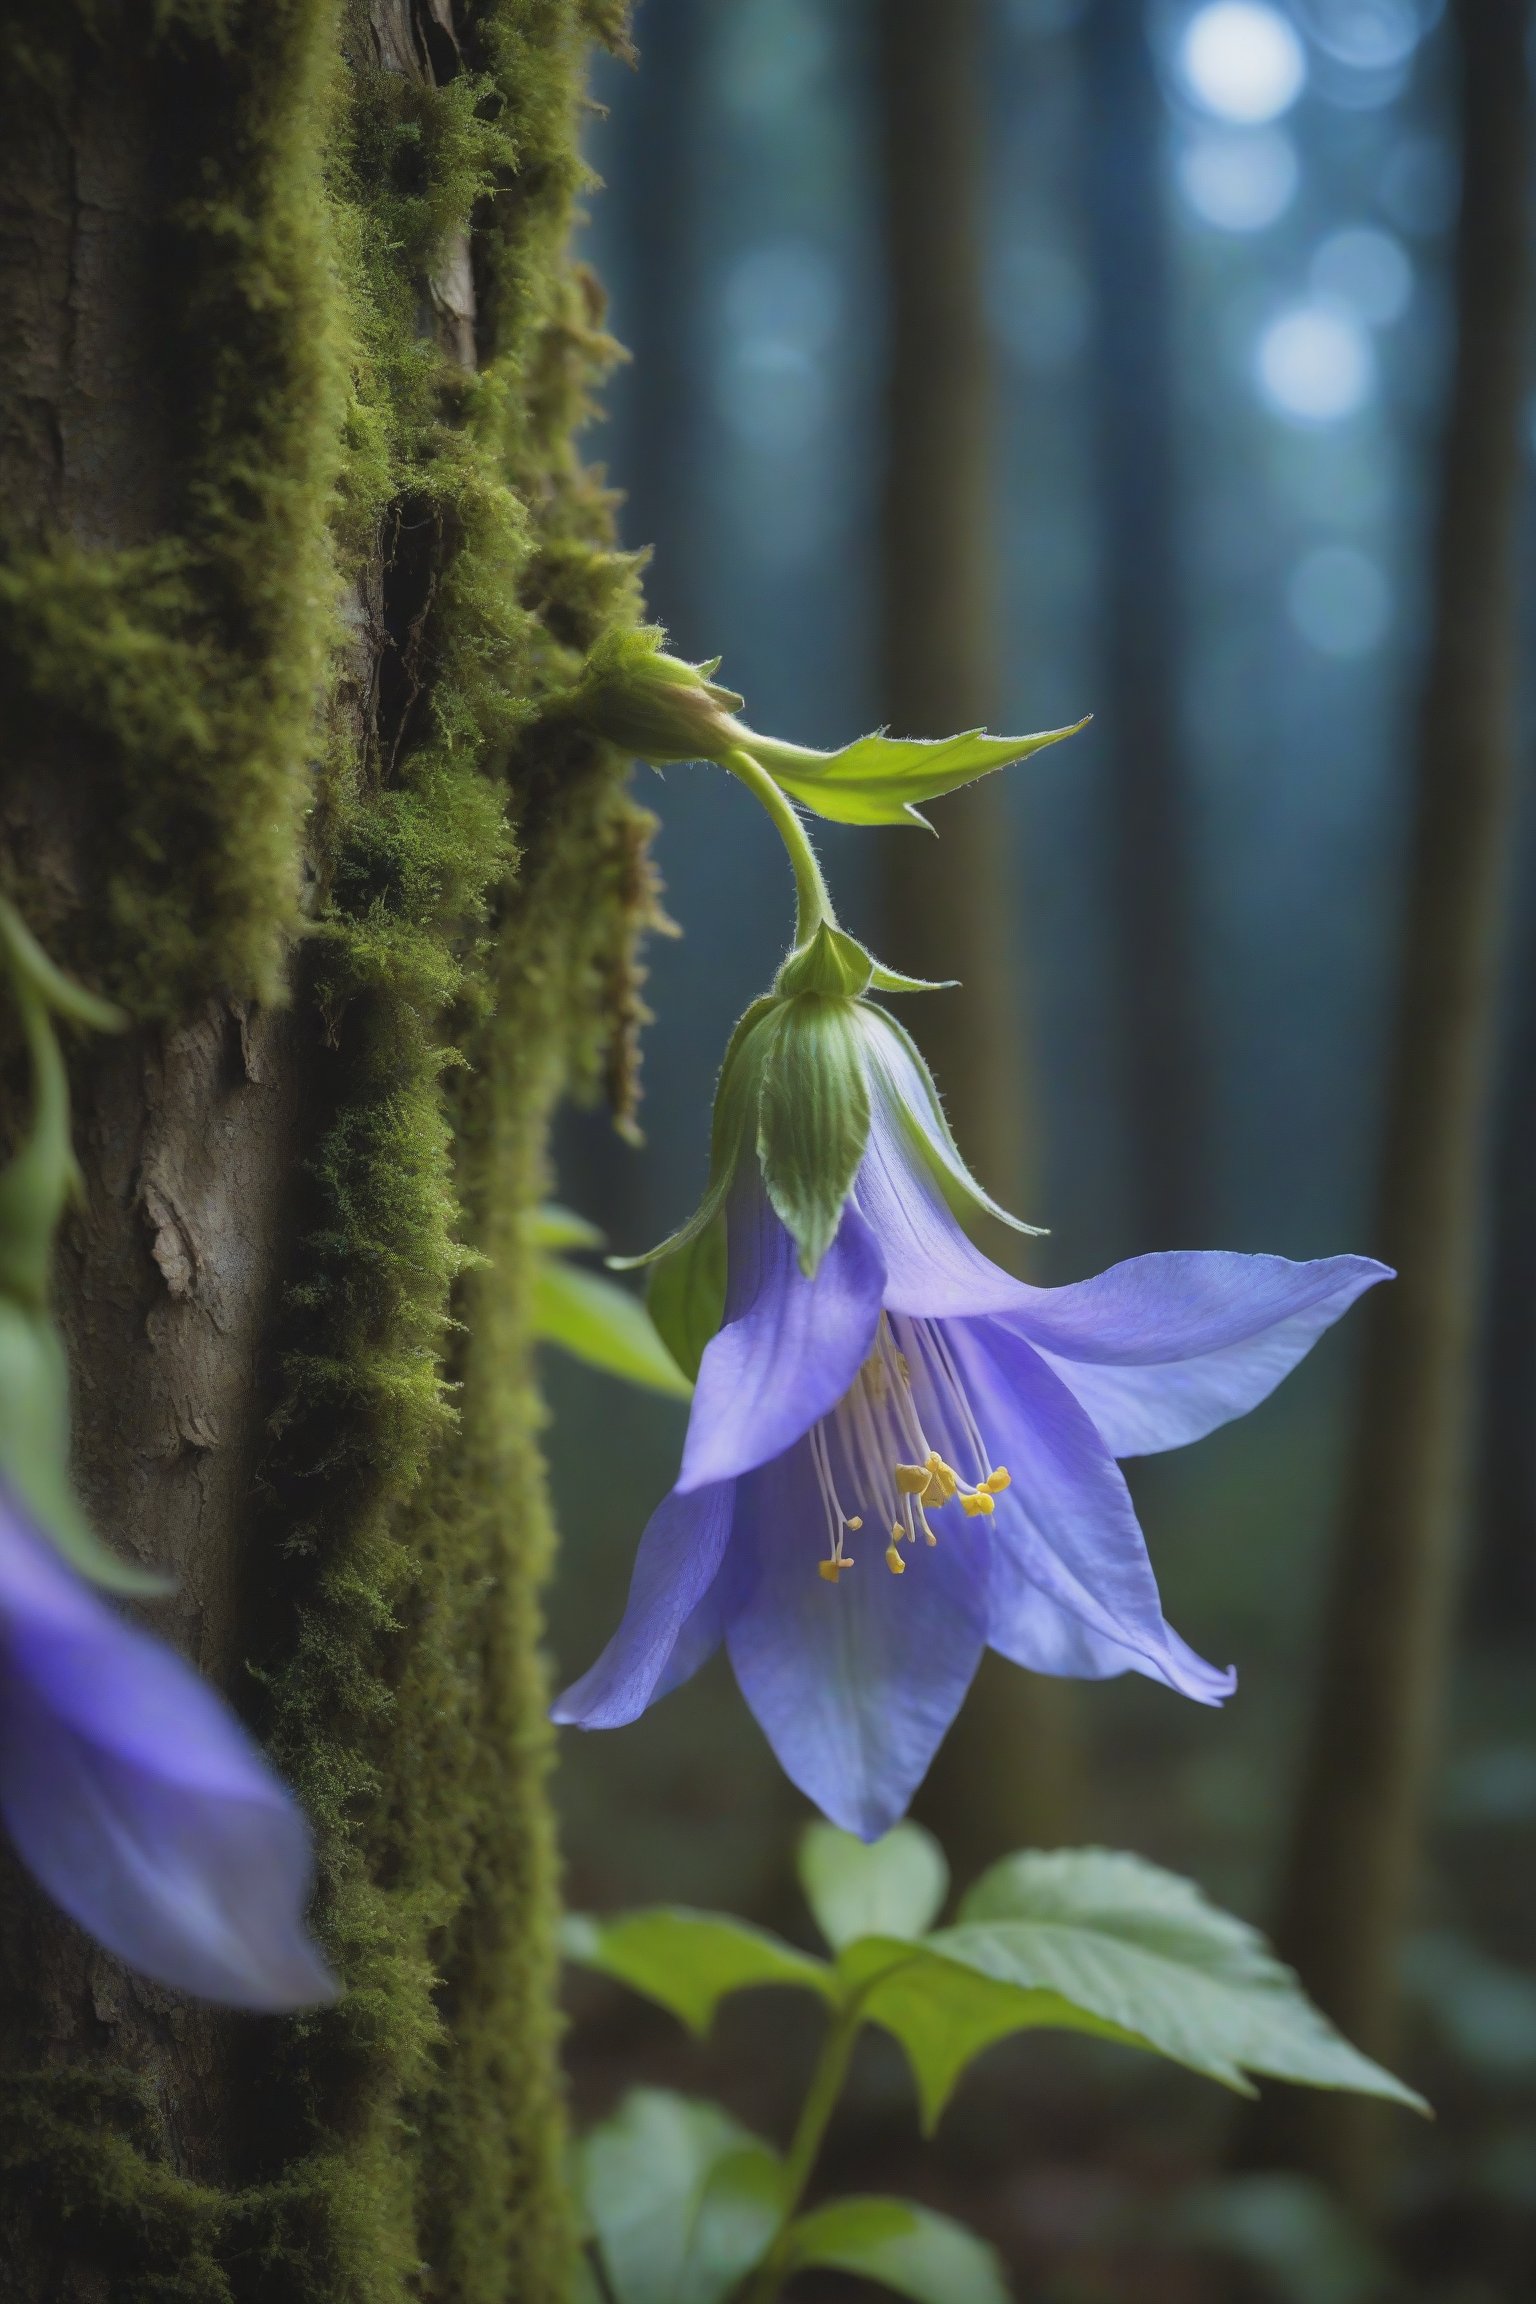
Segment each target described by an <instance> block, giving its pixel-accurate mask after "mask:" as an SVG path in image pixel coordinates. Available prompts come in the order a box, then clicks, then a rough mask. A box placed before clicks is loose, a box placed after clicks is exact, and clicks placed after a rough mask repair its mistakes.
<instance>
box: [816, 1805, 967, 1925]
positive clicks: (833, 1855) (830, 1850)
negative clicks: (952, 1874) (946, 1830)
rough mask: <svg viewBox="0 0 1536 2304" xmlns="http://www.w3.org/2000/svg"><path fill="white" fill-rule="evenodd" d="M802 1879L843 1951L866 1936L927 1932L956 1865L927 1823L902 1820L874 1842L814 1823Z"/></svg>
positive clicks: (821, 1919) (818, 1918) (819, 1920)
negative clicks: (946, 1858)
mask: <svg viewBox="0 0 1536 2304" xmlns="http://www.w3.org/2000/svg"><path fill="white" fill-rule="evenodd" d="M800 1885H801V1887H802V1888H803V1889H804V1890H805V1900H806V1902H807V1904H809V1906H810V1908H811V1915H812V1918H813V1919H814V1920H815V1922H816V1925H817V1927H818V1928H819V1929H820V1930H821V1932H822V1934H823V1936H825V1938H826V1940H827V1942H828V1943H829V1944H830V1945H831V1947H832V1949H833V1951H834V1952H842V1951H845V1950H846V1949H847V1947H848V1946H849V1945H850V1944H855V1943H857V1942H858V1940H859V1938H860V1937H861V1936H897V1937H902V1938H907V1937H916V1936H921V1935H923V1934H924V1933H925V1932H926V1931H927V1930H928V1929H929V1928H930V1927H931V1926H932V1925H933V1921H934V1919H935V1917H936V1915H937V1914H938V1912H939V1910H940V1908H941V1906H942V1905H943V1902H944V1898H945V1896H946V1895H947V1894H948V1893H949V1866H948V1865H947V1864H946V1863H945V1861H944V1851H943V1849H942V1848H941V1847H940V1846H939V1844H938V1842H937V1840H935V1839H934V1837H933V1835H932V1833H931V1832H925V1831H924V1830H923V1828H922V1826H921V1825H920V1824H898V1825H897V1826H896V1827H895V1829H894V1830H893V1831H890V1832H887V1833H886V1835H885V1837H884V1839H882V1840H876V1841H874V1842H872V1843H870V1844H868V1845H866V1844H865V1843H864V1842H863V1841H861V1840H854V1839H852V1838H850V1836H849V1835H848V1833H846V1832H839V1831H838V1829H837V1827H836V1826H835V1825H834V1824H808V1825H807V1826H806V1828H805V1831H804V1833H803V1834H802V1835H801V1839H800Z"/></svg>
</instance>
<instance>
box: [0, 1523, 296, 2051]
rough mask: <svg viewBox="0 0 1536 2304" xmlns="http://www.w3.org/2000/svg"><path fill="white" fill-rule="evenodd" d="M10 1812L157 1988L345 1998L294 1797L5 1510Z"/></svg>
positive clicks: (42, 1873)
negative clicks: (322, 1924) (332, 1969)
mask: <svg viewBox="0 0 1536 2304" xmlns="http://www.w3.org/2000/svg"><path fill="white" fill-rule="evenodd" d="M0 1815H3V1817H4V1820H5V1823H6V1825H7V1827H8V1829H9V1831H10V1833H11V1837H12V1838H13V1840H14V1841H15V1843H16V1847H17V1850H18V1852H19V1854H20V1855H21V1858H22V1860H23V1862H24V1863H25V1864H26V1865H27V1866H28V1867H29V1869H30V1870H31V1871H32V1872H33V1873H35V1874H36V1876H37V1878H38V1880H39V1881H40V1882H41V1883H42V1885H43V1887H44V1888H46V1889H47V1891H48V1893H49V1894H50V1895H51V1896H52V1897H53V1898H54V1899H55V1901H56V1902H57V1903H59V1904H61V1905H62V1906H63V1908H64V1910H65V1911H66V1912H68V1913H70V1914H71V1916H72V1917H73V1918H74V1919H76V1920H78V1921H79V1922H80V1924H81V1926H82V1927H84V1928H87V1929H88V1930H89V1931H90V1933H91V1934H92V1935H93V1936H95V1937H97V1938H98V1939H99V1940H100V1941H101V1942H102V1943H103V1944H105V1945H106V1946H107V1947H108V1949H109V1950H111V1951H113V1952H115V1953H117V1954H118V1955H119V1957H120V1958H122V1959H124V1960H126V1961H128V1962H129V1963H130V1965H132V1966H133V1967H135V1968H139V1969H142V1970H143V1971H144V1973H145V1974H146V1975H150V1976H154V1977H156V1978H158V1979H159V1981H160V1982H162V1983H165V1984H170V1985H174V1986H177V1987H179V1988H180V1989H181V1990H183V1991H187V1992H195V1993H198V1994H200V1995H201V1996H202V1997H203V1998H205V1999H210V2000H218V2001H222V2002H224V2003H226V2004H227V2005H229V2006H231V2007H238V2008H256V2009H284V2008H300V2007H308V2006H311V2005H313V2004H315V2003H317V2002H319V2001H322V2000H328V1999H331V1998H332V1997H334V1992H335V1986H334V1984H333V1982H332V1979H331V1977H330V1976H329V1974H328V1973H327V1971H326V1968H325V1966H324V1964H323V1962H322V1961H321V1959H320V1956H319V1954H318V1952H317V1951H316V1950H315V1948H314V1946H313V1944H312V1943H311V1942H310V1940H309V1938H308V1936H307V1935H306V1933H305V1929H304V1908H305V1905H306V1903H307V1902H308V1898H309V1892H310V1886H311V1879H312V1871H313V1866H312V1861H311V1856H310V1845H309V1834H308V1831H307V1828H306V1826H305V1823H304V1819H303V1817H302V1815H301V1814H300V1812H299V1810H298V1808H297V1806H296V1805H295V1803H294V1802H293V1800H292V1798H291V1797H290V1795H289V1794H288V1793H287V1792H286V1791H285V1789H284V1787H283V1786H282V1785H281V1784H280V1783H279V1781H278V1779H277V1778H276V1776H275V1775H273V1773H272V1771H271V1770H270V1768H269V1767H268V1766H267V1764H266V1762H265V1761H264V1760H263V1759H262V1757H261V1754H260V1753H259V1752H258V1750H257V1749H256V1746H255V1745H254V1744H253V1743H252V1742H251V1740H250V1739H249V1737H247V1736H246V1734H245V1732H244V1730H243V1729H242V1728H241V1727H240V1726H239V1724H238V1722H237V1721H236V1720H235V1718H234V1716H233V1714H231V1713H230V1712H229V1711H228V1710H227V1709H226V1708H225V1706H224V1705H223V1704H222V1703H221V1702H220V1701H219V1699H218V1697H217V1696H215V1695H214V1693H213V1691H212V1690H211V1689H210V1688H209V1687H207V1686H206V1685H205V1683H204V1682H203V1681H201V1680H200V1679H199V1678H198V1676H197V1674H196V1673H195V1672H194V1671H192V1669H191V1667H190V1666H189V1665H187V1664H186V1663H184V1662H183V1661H182V1659H181V1658H180V1657H179V1656H178V1655H176V1654H175V1652H174V1651H173V1650H172V1649H170V1648H168V1647H166V1646H165V1644H164V1643H163V1642H162V1641H159V1640H157V1639H155V1638H153V1637H152V1636H151V1635H150V1634H149V1633H147V1632H144V1631H141V1630H139V1629H138V1627H137V1626H135V1625H133V1624H130V1623H129V1622H127V1621H126V1620H125V1619H124V1618H123V1617H121V1616H120V1615H118V1614H117V1612H116V1611H115V1610H114V1609H113V1608H111V1607H109V1606H108V1605H107V1604H106V1603H105V1602H104V1601H102V1600H101V1599H99V1598H98V1596H97V1595H96V1594H95V1592H93V1591H92V1590H91V1589H90V1588H89V1587H88V1586H87V1585H85V1584H84V1583H83V1582H82V1581H81V1580H80V1579H79V1578H78V1577H77V1576H75V1574H74V1573H73V1571H72V1570H71V1569H69V1568H68V1567H66V1565H65V1564H64V1562H63V1561H62V1560H61V1559H60V1558H59V1557H58V1555H57V1554H56V1553H55V1552H54V1551H53V1549H52V1547H51V1546H50V1545H48V1544H47V1543H45V1542H44V1541H43V1540H42V1539H40V1538H38V1537H37V1536H35V1535H34V1534H33V1533H32V1532H31V1530H30V1529H29V1528H28V1527H27V1526H26V1525H25V1523H24V1522H22V1521H21V1520H20V1518H19V1517H18V1516H17V1514H16V1513H15V1512H14V1510H13V1509H11V1508H9V1507H4V1506H0Z"/></svg>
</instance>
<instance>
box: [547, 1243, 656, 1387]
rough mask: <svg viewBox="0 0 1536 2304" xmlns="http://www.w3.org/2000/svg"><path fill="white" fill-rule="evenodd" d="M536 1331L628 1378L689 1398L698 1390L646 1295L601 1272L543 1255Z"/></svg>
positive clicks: (591, 1363)
mask: <svg viewBox="0 0 1536 2304" xmlns="http://www.w3.org/2000/svg"><path fill="white" fill-rule="evenodd" d="M533 1332H534V1334H535V1336H537V1337H538V1338H540V1340H541V1341H542V1342H544V1343H547V1344H558V1345H559V1346H560V1348H561V1350H562V1351H564V1352H570V1353H573V1354H574V1355H575V1357H576V1358H577V1359H578V1360H585V1361H586V1362H587V1364H588V1365H589V1366H590V1367H593V1368H601V1369H603V1370H604V1372H605V1373H606V1374H607V1375H610V1376H622V1377H623V1379H624V1380H625V1382H626V1383H629V1384H643V1385H645V1386H646V1387H647V1388H648V1389H649V1390H650V1391H652V1392H670V1393H672V1394H673V1395H674V1396H675V1397H676V1398H678V1399H683V1400H686V1399H687V1398H688V1397H689V1395H690V1393H691V1392H692V1390H693V1386H692V1385H691V1384H690V1383H689V1381H688V1379H687V1377H686V1376H685V1375H684V1374H683V1372H682V1370H681V1369H680V1368H679V1367H678V1365H677V1363H676V1361H675V1360H674V1359H673V1357H672V1355H671V1353H670V1352H669V1351H668V1350H667V1347H666V1345H665V1344H664V1343H663V1342H662V1340H661V1338H660V1337H659V1336H658V1335H657V1333H656V1329H655V1326H654V1324H653V1322H652V1320H651V1316H650V1314H649V1313H648V1312H647V1310H646V1308H645V1306H644V1305H643V1304H642V1303H641V1302H640V1299H639V1298H638V1297H637V1296H632V1295H631V1294H630V1292H629V1290H628V1289H627V1288H620V1287H619V1286H618V1284H617V1282H615V1281H613V1280H605V1279H604V1278H603V1275H602V1274H601V1273H600V1272H583V1271H582V1270H581V1269H580V1267H579V1266H576V1265H572V1264H561V1263H558V1262H557V1261H556V1260H555V1258H554V1257H552V1256H544V1257H540V1258H539V1260H538V1262H537V1264H536V1266H535V1268H534V1276H533Z"/></svg>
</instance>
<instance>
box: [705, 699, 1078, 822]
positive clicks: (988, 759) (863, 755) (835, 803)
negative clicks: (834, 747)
mask: <svg viewBox="0 0 1536 2304" xmlns="http://www.w3.org/2000/svg"><path fill="white" fill-rule="evenodd" d="M1087 725H1088V722H1087V720H1086V719H1084V720H1077V721H1074V723H1073V724H1072V726H1071V727H1070V728H1047V729H1045V730H1044V731H1043V732H1042V733H1040V734H1039V735H1035V736H989V735H988V734H987V732H986V730H985V729H984V728H972V729H969V730H967V732H966V733H965V734H964V735H962V736H943V737H939V738H938V739H936V740H934V739H929V738H927V737H917V736H908V737H901V736H887V735H886V734H885V733H884V731H883V730H880V731H877V733H876V734H875V735H873V736H861V737H859V738H858V740H857V741H856V742H855V743H852V744H845V745H844V746H843V748H842V750H841V751H840V752H814V751H811V750H808V749H807V748H806V747H805V746H804V745H800V744H780V743H778V742H777V741H775V739H774V738H772V737H769V736H758V735H756V734H754V735H751V736H748V737H746V738H745V739H743V741H745V743H746V745H747V746H748V748H749V749H750V751H751V753H752V756H753V758H754V759H756V760H758V761H759V762H760V763H761V764H762V766H763V767H764V768H766V769H767V771H768V774H769V775H770V776H771V777H772V778H773V780H774V782H775V783H776V784H777V785H778V786H779V788H780V790H781V791H783V792H785V793H787V794H788V796H789V798H790V799H791V800H793V801H794V802H795V803H796V804H797V806H799V807H801V808H809V809H810V810H811V812H812V814H813V815H816V816H824V817H826V818H827V819H828V820H829V821H830V822H832V823H834V824H921V825H923V826H924V827H925V829H929V830H931V829H932V827H931V826H929V825H928V823H927V819H926V817H924V816H923V815H921V814H920V813H919V809H918V806H917V803H918V802H920V801H923V800H938V799H941V798H942V797H943V795H944V794H945V793H946V792H954V791H956V790H958V789H959V787H960V786H961V785H962V784H973V783H975V781H976V779H977V778H978V777H979V776H989V775H991V774H992V773H993V771H994V770H996V769H998V768H1007V767H1009V766H1010V765H1011V764H1012V763H1013V762H1014V761H1016V760H1027V759H1028V758H1029V756H1030V754H1031V753H1033V752H1040V751H1043V750H1044V748H1045V747H1046V745H1048V744H1059V743H1060V742H1061V741H1062V739H1063V738H1064V737H1067V736H1075V735H1076V734H1077V733H1078V730H1079V729H1081V728H1086V727H1087Z"/></svg>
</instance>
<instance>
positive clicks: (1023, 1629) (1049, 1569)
mask: <svg viewBox="0 0 1536 2304" xmlns="http://www.w3.org/2000/svg"><path fill="white" fill-rule="evenodd" d="M945 1335H946V1338H947V1339H948V1342H949V1344H950V1348H951V1350H952V1351H953V1352H954V1355H955V1358H956V1361H957V1363H958V1365H959V1367H960V1371H961V1374H962V1377H963V1378H964V1381H965V1385H966V1390H967V1392H968V1394H969V1396H970V1400H971V1405H972V1407H973V1409H974V1410H975V1413H976V1417H977V1421H978V1422H979V1424H980V1426H981V1430H982V1433H983V1435H984V1437H985V1439H986V1442H987V1447H988V1449H989V1451H990V1453H991V1455H992V1458H993V1461H994V1462H995V1463H1002V1464H1006V1465H1007V1467H1008V1470H1009V1472H1010V1474H1011V1475H1012V1485H1011V1486H1010V1487H1009V1488H1008V1489H1007V1491H1006V1492H1005V1493H1004V1494H1003V1495H1002V1496H1000V1497H999V1499H998V1502H997V1509H996V1513H995V1515H994V1517H993V1518H992V1519H991V1520H989V1521H984V1522H982V1523H981V1525H982V1526H984V1527H987V1528H989V1529H990V1530H991V1531H992V1542H993V1544H994V1546H995V1548H996V1549H995V1553H994V1557H993V1561H992V1578H991V1605H990V1616H989V1624H988V1632H987V1638H988V1641H989V1643H990V1645H991V1646H992V1647H994V1648H996V1649H997V1650H998V1651H999V1652H1000V1653H1001V1654H1002V1655H1004V1656H1011V1657H1014V1658H1015V1660H1016V1661H1027V1660H1028V1658H1027V1656H1026V1654H1025V1651H1026V1650H1031V1651H1032V1652H1033V1653H1034V1654H1040V1653H1042V1651H1041V1649H1040V1647H1039V1645H1038V1643H1039V1642H1040V1640H1041V1638H1042V1637H1043V1632H1042V1625H1041V1619H1040V1612H1039V1603H1038V1598H1037V1596H1038V1595H1043V1596H1044V1597H1045V1599H1046V1600H1047V1601H1049V1602H1051V1603H1053V1604H1054V1605H1055V1606H1056V1607H1057V1608H1058V1609H1060V1610H1061V1611H1063V1612H1064V1613H1065V1614H1066V1615H1067V1616H1069V1617H1073V1618H1075V1619H1076V1620H1077V1621H1078V1622H1079V1623H1080V1624H1082V1626H1083V1627H1084V1629H1085V1631H1086V1632H1087V1633H1089V1634H1091V1635H1093V1636H1094V1638H1095V1639H1096V1640H1097V1641H1103V1642H1108V1643H1110V1644H1111V1646H1112V1647H1114V1648H1117V1649H1119V1650H1121V1651H1123V1652H1125V1661H1124V1663H1121V1664H1116V1665H1114V1666H1113V1667H1111V1668H1112V1669H1114V1670H1116V1671H1123V1670H1126V1669H1130V1668H1132V1666H1133V1664H1134V1668H1135V1669H1137V1670H1140V1671H1144V1672H1149V1673H1150V1674H1151V1675H1152V1676H1153V1678H1155V1679H1160V1680H1165V1681H1166V1682H1167V1683H1168V1685H1169V1686H1170V1687H1173V1688H1177V1689H1179V1690H1180V1691H1181V1692H1182V1693H1183V1694H1184V1695H1186V1696H1192V1697H1194V1698H1195V1699H1196V1701H1197V1702H1200V1703H1213V1702H1219V1701H1220V1700H1221V1698H1222V1697H1223V1696H1225V1695H1228V1694H1230V1692H1231V1689H1232V1686H1233V1685H1234V1682H1233V1679H1232V1676H1231V1675H1229V1674H1223V1673H1220V1672H1217V1671H1214V1670H1213V1668H1212V1667H1211V1666H1209V1665H1206V1664H1203V1663H1201V1662H1200V1660H1199V1658H1197V1657H1193V1656H1192V1654H1191V1651H1190V1650H1189V1649H1188V1648H1187V1647H1186V1646H1185V1644H1184V1642H1183V1641H1182V1640H1180V1639H1179V1638H1178V1636H1177V1634H1176V1633H1174V1632H1173V1631H1172V1630H1171V1629H1170V1627H1169V1626H1168V1624H1167V1623H1166V1622H1165V1621H1164V1618H1163V1608H1162V1601H1161V1599H1160V1597H1159V1595H1158V1589H1157V1579H1156V1577H1155V1576H1154V1575H1153V1573H1152V1563H1151V1561H1150V1560H1149V1559H1148V1557H1147V1547H1146V1541H1145V1539H1144V1537H1143V1536H1142V1533H1141V1528H1140V1526H1139V1524H1138V1522H1137V1519H1136V1511H1135V1507H1134V1505H1133V1504H1132V1502H1131V1497H1130V1491H1129V1490H1128V1489H1127V1487H1126V1485H1125V1481H1124V1479H1123V1477H1122V1476H1121V1473H1120V1469H1119V1467H1118V1465H1117V1464H1116V1463H1115V1462H1114V1459H1113V1458H1112V1457H1111V1456H1110V1455H1109V1453H1108V1451H1107V1449H1106V1448H1105V1446H1104V1443H1103V1441H1102V1440H1101V1438H1100V1436H1099V1434H1098V1432H1097V1431H1096V1430H1095V1428H1094V1426H1093V1424H1092V1423H1091V1422H1090V1421H1089V1418H1088V1417H1087V1415H1086V1414H1085V1413H1084V1411H1083V1409H1082V1408H1081V1407H1080V1406H1079V1405H1078V1403H1077V1401H1076V1400H1075V1399H1074V1398H1073V1396H1072V1394H1071V1393H1070V1392H1069V1391H1068V1389H1067V1387H1066V1386H1065V1384H1063V1383H1062V1382H1061V1380H1060V1378H1059V1377H1057V1376H1056V1375H1055V1374H1054V1373H1053V1372H1052V1371H1051V1370H1050V1369H1049V1368H1047V1367H1046V1365H1045V1363H1044V1362H1043V1361H1042V1360H1041V1359H1039V1358H1038V1356H1037V1355H1036V1354H1035V1353H1034V1352H1033V1351H1032V1350H1031V1348H1030V1347H1029V1346H1028V1345H1027V1344H1025V1343H1024V1342H1023V1341H1022V1339H1020V1338H1019V1337H1016V1336H1014V1335H1012V1334H1011V1333H1010V1332H1009V1330H1008V1329H1006V1328H1004V1327H1003V1326H1002V1325H1001V1324H1000V1323H999V1322H996V1321H991V1320H978V1321H974V1322H964V1321H957V1322H954V1323H952V1324H949V1325H947V1326H946V1329H945ZM1063 1652H1065V1651H1063ZM1093 1652H1097V1651H1093ZM1040 1668H1042V1669H1049V1667H1044V1666H1042V1667H1040ZM1093 1676H1094V1677H1099V1676H1100V1675H1099V1672H1098V1671H1096V1672H1095V1673H1094V1675H1093Z"/></svg>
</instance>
